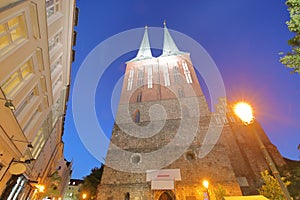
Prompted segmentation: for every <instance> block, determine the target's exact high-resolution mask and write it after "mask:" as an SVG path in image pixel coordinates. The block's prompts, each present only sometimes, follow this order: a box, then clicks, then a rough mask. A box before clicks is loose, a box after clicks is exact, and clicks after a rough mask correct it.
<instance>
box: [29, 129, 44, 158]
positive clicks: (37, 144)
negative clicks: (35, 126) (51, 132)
mask: <svg viewBox="0 0 300 200" xmlns="http://www.w3.org/2000/svg"><path fill="white" fill-rule="evenodd" d="M45 130H46V129H44V128H43V127H42V128H40V130H39V131H38V133H37V134H36V136H35V137H34V139H33V141H32V143H31V144H32V146H33V149H32V152H31V153H32V157H33V158H35V159H36V158H37V157H38V156H39V154H40V152H41V150H42V149H43V147H44V145H45V143H46V141H47V133H46V131H45Z"/></svg>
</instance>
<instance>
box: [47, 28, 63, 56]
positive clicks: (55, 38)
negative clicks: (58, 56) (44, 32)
mask: <svg viewBox="0 0 300 200" xmlns="http://www.w3.org/2000/svg"><path fill="white" fill-rule="evenodd" d="M48 43H49V51H51V50H53V49H54V48H55V47H57V46H58V45H59V44H61V32H58V33H56V34H55V35H54V36H53V37H52V38H50V40H49V41H48Z"/></svg>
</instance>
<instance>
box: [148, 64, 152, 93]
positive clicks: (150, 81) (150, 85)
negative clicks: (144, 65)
mask: <svg viewBox="0 0 300 200" xmlns="http://www.w3.org/2000/svg"><path fill="white" fill-rule="evenodd" d="M152 78H153V77H152V66H148V88H152Z"/></svg>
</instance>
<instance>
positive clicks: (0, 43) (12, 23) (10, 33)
mask: <svg viewBox="0 0 300 200" xmlns="http://www.w3.org/2000/svg"><path fill="white" fill-rule="evenodd" d="M26 38H27V30H26V25H25V19H24V16H23V15H19V16H17V17H14V18H12V19H10V20H8V21H6V22H4V23H1V24H0V55H3V54H5V53H7V52H8V51H9V50H10V49H11V48H13V47H14V46H16V45H17V44H19V43H21V42H22V41H24V40H25V39H26Z"/></svg>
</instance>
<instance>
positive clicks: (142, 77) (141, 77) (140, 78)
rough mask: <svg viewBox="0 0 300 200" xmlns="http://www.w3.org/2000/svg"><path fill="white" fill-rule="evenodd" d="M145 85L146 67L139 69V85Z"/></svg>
mask: <svg viewBox="0 0 300 200" xmlns="http://www.w3.org/2000/svg"><path fill="white" fill-rule="evenodd" d="M142 85H144V68H140V69H138V80H137V87H141V86H142Z"/></svg>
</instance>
